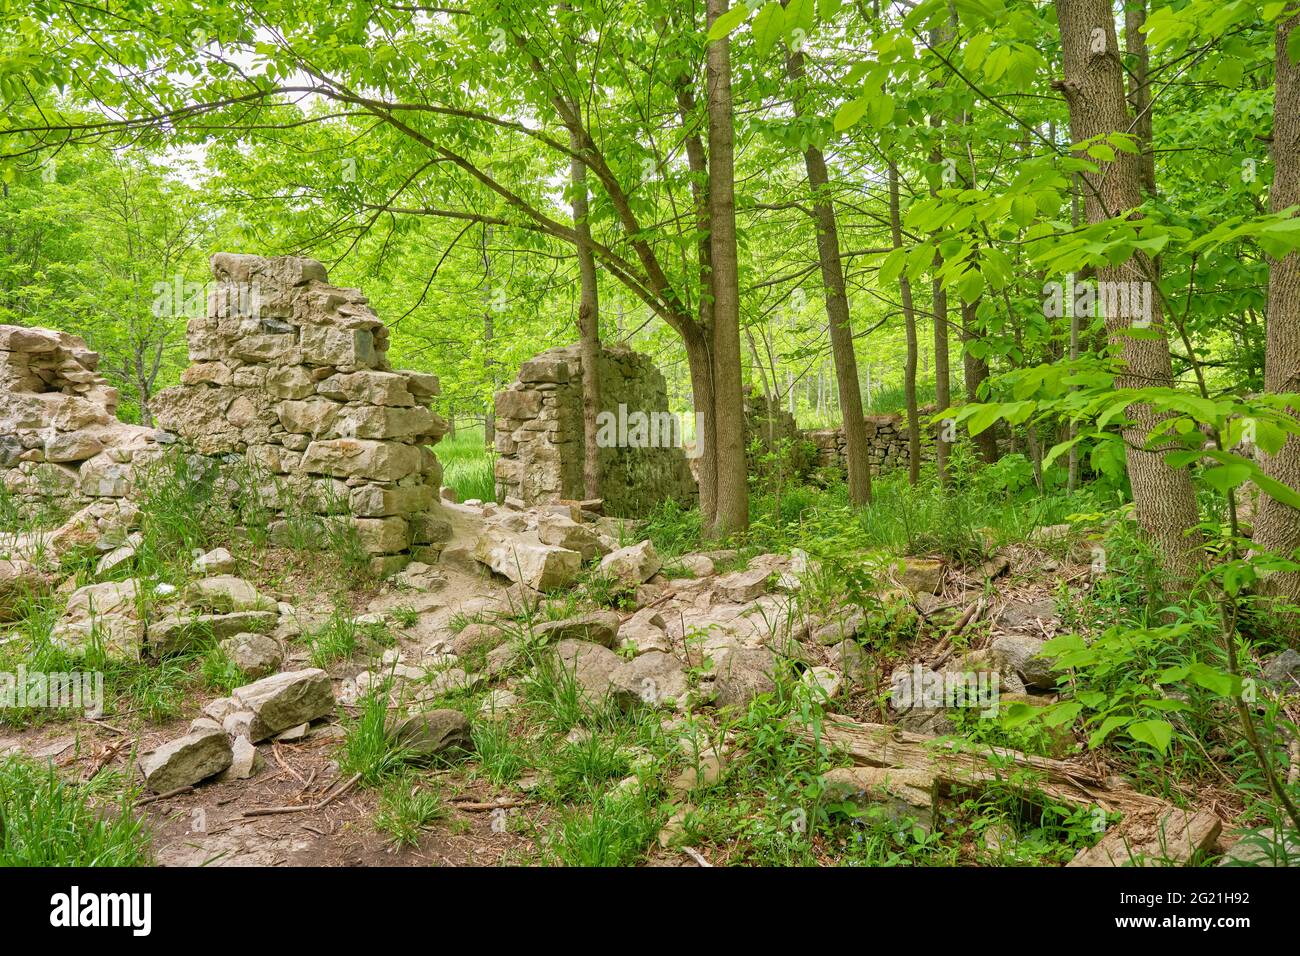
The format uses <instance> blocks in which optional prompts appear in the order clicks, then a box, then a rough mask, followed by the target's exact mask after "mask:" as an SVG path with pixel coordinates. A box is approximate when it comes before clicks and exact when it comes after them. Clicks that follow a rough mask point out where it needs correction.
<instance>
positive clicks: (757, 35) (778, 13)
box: [751, 0, 785, 57]
mask: <svg viewBox="0 0 1300 956" xmlns="http://www.w3.org/2000/svg"><path fill="white" fill-rule="evenodd" d="M784 26H785V16H784V11H783V10H782V9H781V4H779V3H777V0H769V2H768V3H765V4H763V9H761V10H759V11H758V16H756V17H754V23H753V26H752V27H751V30H752V31H753V33H754V49H755V52H757V53H758V55H759V56H760V57H765V56H767V55H768V54H769V53H771V52H772V48H773V47H774V46H776V41H777V40H779V39H781V28H782V27H784Z"/></svg>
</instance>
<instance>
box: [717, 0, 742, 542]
mask: <svg viewBox="0 0 1300 956" xmlns="http://www.w3.org/2000/svg"><path fill="white" fill-rule="evenodd" d="M727 6H728V4H727V0H708V24H709V25H710V26H712V25H713V22H714V21H715V20H716V19H717V18H718V17H719V16H721V15H722V14H724V13H726V12H727ZM706 66H707V70H706V75H707V89H708V103H707V106H708V109H707V112H708V118H709V137H708V138H709V227H710V231H709V240H710V241H709V250H710V254H711V264H712V272H711V277H712V285H713V335H712V344H713V356H712V358H713V409H714V426H713V427H714V429H715V431H716V434H717V445H716V454H717V483H718V498H717V516H716V518H715V519H714V522H713V527H712V529H711V531H712V533H713V534H714V535H715V536H717V537H724V536H726V535H730V534H733V533H735V532H740V531H744V530H745V529H747V528H748V527H749V489H748V487H747V476H746V473H745V413H744V406H743V399H742V397H741V380H740V277H739V267H738V262H737V258H738V257H737V251H736V170H735V141H734V139H735V126H734V118H733V115H732V99H731V57H730V44H729V42H728V40H727V39H726V38H725V37H724V38H723V39H721V40H714V41H713V42H711V43H710V44H709V45H708V52H707V55H706Z"/></svg>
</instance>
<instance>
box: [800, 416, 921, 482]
mask: <svg viewBox="0 0 1300 956" xmlns="http://www.w3.org/2000/svg"><path fill="white" fill-rule="evenodd" d="M930 414H933V411H932V410H930V409H923V410H922V416H923V417H924V416H925V415H930ZM866 422H867V447H868V449H869V456H870V459H871V470H872V473H873V474H879V473H880V472H883V471H889V470H891V469H894V468H906V467H908V465H909V464H910V463H911V453H910V451H909V449H908V439H909V438H910V434H911V433H910V431H909V430H908V427H907V422H906V420H905V419H904V417H903V416H902V415H867V416H866ZM803 434H804V437H805V438H807V439H808V440H809V441H810V442H812V443H813V445H815V446H816V448H817V465H818V467H822V468H839V469H841V470H844V469H845V468H846V467H847V466H846V464H845V460H844V429H842V428H818V429H814V430H812V431H807V432H804V433H803ZM934 440H935V436H934V434H931V433H928V432H924V431H923V432H922V435H921V460H922V461H932V460H933V459H934Z"/></svg>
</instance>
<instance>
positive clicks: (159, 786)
mask: <svg viewBox="0 0 1300 956" xmlns="http://www.w3.org/2000/svg"><path fill="white" fill-rule="evenodd" d="M231 760H232V753H231V747H230V739H229V738H228V737H227V736H226V735H225V733H223V732H222V731H221V730H219V729H218V730H201V731H196V732H194V733H190V734H186V735H185V736H184V737H179V738H177V739H176V740H172V741H169V742H168V743H165V744H163V745H162V746H160V747H157V748H155V749H154V750H151V751H149V753H147V754H145V755H144V756H143V757H141V758H140V770H141V771H142V772H143V773H144V780H145V785H146V786H148V788H149V789H150V790H152V791H153V792H154V793H166V792H167V791H169V790H175V789H177V788H179V787H189V786H193V785H194V784H196V783H198V782H200V781H202V780H206V779H208V777H212V776H215V775H217V774H219V773H221V771H223V770H225V769H226V768H227V767H229V766H230V764H231Z"/></svg>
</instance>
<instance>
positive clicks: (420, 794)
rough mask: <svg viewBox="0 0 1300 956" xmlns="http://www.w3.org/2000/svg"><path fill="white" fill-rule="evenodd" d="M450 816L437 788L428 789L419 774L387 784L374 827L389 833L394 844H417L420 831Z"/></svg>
mask: <svg viewBox="0 0 1300 956" xmlns="http://www.w3.org/2000/svg"><path fill="white" fill-rule="evenodd" d="M447 816H448V814H447V807H446V806H445V805H444V804H443V802H442V797H441V796H440V795H439V794H438V793H437V791H435V790H430V789H428V788H426V787H425V786H424V785H423V784H422V783H421V782H420V781H419V779H418V778H416V777H413V776H411V777H407V776H400V777H397V778H395V779H393V780H391V781H390V782H389V783H388V784H386V785H385V787H384V790H383V793H382V794H381V795H380V797H379V810H378V812H376V814H375V828H376V829H377V830H379V831H380V832H381V833H384V834H386V835H387V836H388V840H389V842H390V843H391V844H392V845H393V846H394V847H398V848H400V847H404V846H418V845H419V843H420V834H421V833H423V832H424V831H425V830H426V829H428V828H429V826H430V824H433V823H436V822H437V821H439V820H443V819H446V817H447Z"/></svg>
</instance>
